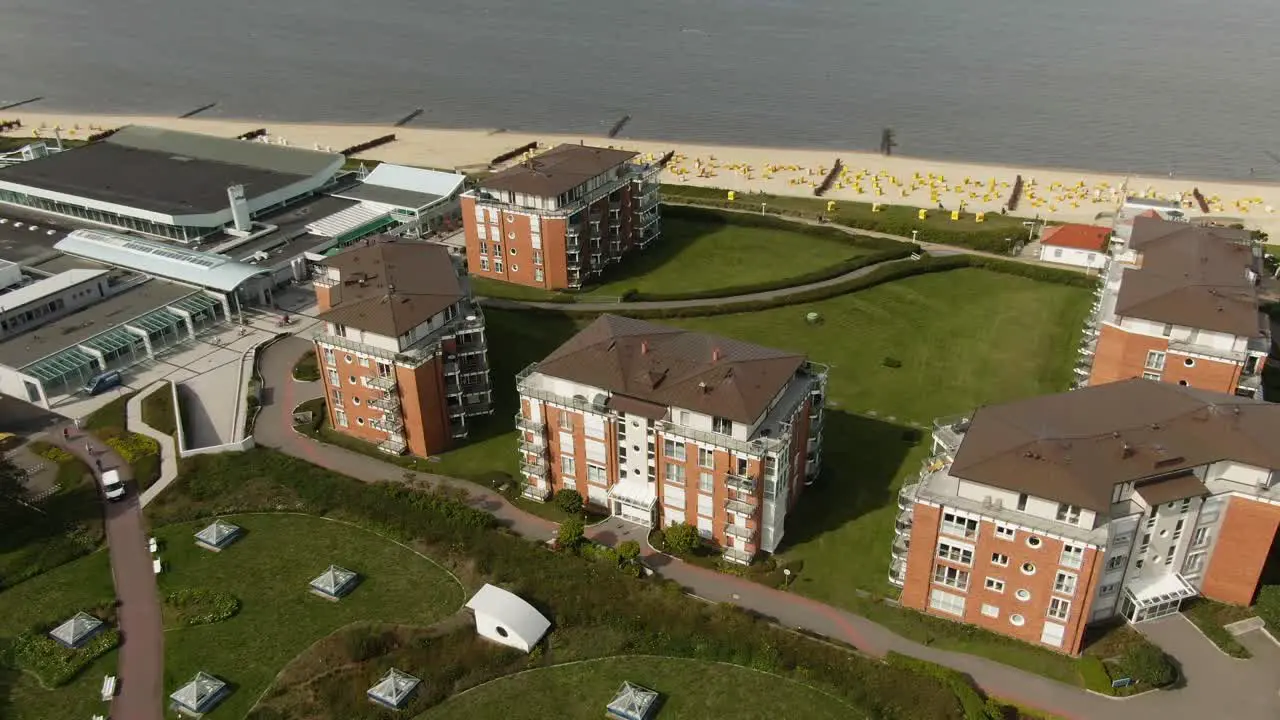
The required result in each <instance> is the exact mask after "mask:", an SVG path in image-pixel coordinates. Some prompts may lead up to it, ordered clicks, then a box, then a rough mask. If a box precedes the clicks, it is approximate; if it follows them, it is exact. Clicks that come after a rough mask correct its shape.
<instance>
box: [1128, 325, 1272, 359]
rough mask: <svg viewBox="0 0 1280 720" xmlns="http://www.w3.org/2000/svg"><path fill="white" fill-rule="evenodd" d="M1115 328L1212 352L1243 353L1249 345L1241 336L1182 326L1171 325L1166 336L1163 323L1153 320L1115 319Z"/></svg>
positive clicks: (1246, 339)
mask: <svg viewBox="0 0 1280 720" xmlns="http://www.w3.org/2000/svg"><path fill="white" fill-rule="evenodd" d="M1116 326H1117V327H1120V328H1123V329H1124V330H1126V331H1128V332H1131V333H1134V334H1136V335H1146V336H1148V337H1167V338H1168V339H1169V341H1170V342H1183V343H1188V344H1192V345H1201V346H1204V347H1207V348H1212V349H1214V350H1226V351H1235V352H1244V351H1245V349H1246V348H1247V347H1248V344H1249V338H1247V337H1245V336H1243V335H1231V334H1229V333H1222V332H1214V331H1212V330H1199V329H1196V328H1190V327H1186V326H1183V325H1173V326H1172V327H1170V328H1169V333H1168V334H1167V335H1166V334H1165V327H1166V324H1165V323H1162V322H1155V321H1153V320H1143V319H1142V318H1135V317H1122V318H1117V322H1116Z"/></svg>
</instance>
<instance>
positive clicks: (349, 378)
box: [347, 375, 356, 385]
mask: <svg viewBox="0 0 1280 720" xmlns="http://www.w3.org/2000/svg"><path fill="white" fill-rule="evenodd" d="M347 382H349V383H351V384H352V385H355V384H356V376H355V375H348V376H347Z"/></svg>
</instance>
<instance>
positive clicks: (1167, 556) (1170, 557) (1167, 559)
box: [1164, 543, 1178, 565]
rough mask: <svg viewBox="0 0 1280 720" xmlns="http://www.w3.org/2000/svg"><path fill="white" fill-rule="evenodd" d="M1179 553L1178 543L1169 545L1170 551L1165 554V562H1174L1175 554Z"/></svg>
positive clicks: (1167, 563) (1168, 563)
mask: <svg viewBox="0 0 1280 720" xmlns="http://www.w3.org/2000/svg"><path fill="white" fill-rule="evenodd" d="M1177 554H1178V545H1177V543H1174V544H1172V545H1170V546H1169V552H1167V553H1165V554H1164V564H1165V565H1171V564H1173V556H1174V555H1177Z"/></svg>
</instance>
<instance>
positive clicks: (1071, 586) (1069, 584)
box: [1053, 572, 1076, 595]
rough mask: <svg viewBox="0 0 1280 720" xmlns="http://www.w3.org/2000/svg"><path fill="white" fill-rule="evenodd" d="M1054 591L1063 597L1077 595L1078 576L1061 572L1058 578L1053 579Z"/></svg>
mask: <svg viewBox="0 0 1280 720" xmlns="http://www.w3.org/2000/svg"><path fill="white" fill-rule="evenodd" d="M1053 591H1054V592H1056V593H1062V594H1063V595H1075V594H1076V576H1075V575H1072V574H1071V573H1066V572H1059V573H1058V576H1057V577H1055V578H1054V579H1053Z"/></svg>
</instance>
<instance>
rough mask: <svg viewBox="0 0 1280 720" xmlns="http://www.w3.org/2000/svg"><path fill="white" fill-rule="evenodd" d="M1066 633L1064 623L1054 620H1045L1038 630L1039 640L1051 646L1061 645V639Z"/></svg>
mask: <svg viewBox="0 0 1280 720" xmlns="http://www.w3.org/2000/svg"><path fill="white" fill-rule="evenodd" d="M1066 635H1067V628H1066V626H1065V625H1062V624H1061V623H1056V622H1046V623H1045V624H1044V627H1043V628H1041V630H1040V642H1042V643H1044V644H1045V645H1049V646H1051V647H1062V640H1063V638H1065V637H1066Z"/></svg>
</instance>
